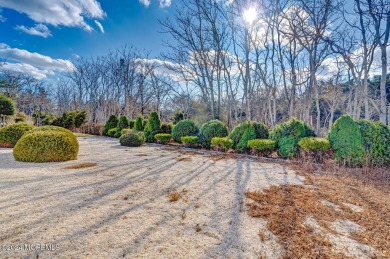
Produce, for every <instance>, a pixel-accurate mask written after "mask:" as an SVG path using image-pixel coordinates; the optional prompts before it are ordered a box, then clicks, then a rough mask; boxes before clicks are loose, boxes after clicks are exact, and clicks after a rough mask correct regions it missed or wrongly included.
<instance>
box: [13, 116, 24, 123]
mask: <svg viewBox="0 0 390 259" xmlns="http://www.w3.org/2000/svg"><path fill="white" fill-rule="evenodd" d="M18 122H24V118H20V117H18V118H15V123H18Z"/></svg>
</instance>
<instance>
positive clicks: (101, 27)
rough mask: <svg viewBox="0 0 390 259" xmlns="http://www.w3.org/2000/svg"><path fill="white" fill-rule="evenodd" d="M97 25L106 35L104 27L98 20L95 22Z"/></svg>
mask: <svg viewBox="0 0 390 259" xmlns="http://www.w3.org/2000/svg"><path fill="white" fill-rule="evenodd" d="M95 24H96V25H97V26H98V27H99V29H100V31H101V32H102V33H104V28H103V25H102V24H101V23H100V22H99V21H97V20H95Z"/></svg>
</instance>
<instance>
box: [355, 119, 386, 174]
mask: <svg viewBox="0 0 390 259" xmlns="http://www.w3.org/2000/svg"><path fill="white" fill-rule="evenodd" d="M356 123H357V125H358V127H359V129H360V132H361V133H362V137H363V146H364V149H365V157H366V161H367V162H368V164H369V165H375V166H381V165H388V164H390V128H389V127H387V126H386V125H384V124H383V123H382V122H379V121H378V122H375V123H374V122H370V121H367V120H358V121H356Z"/></svg>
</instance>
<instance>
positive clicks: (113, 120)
mask: <svg viewBox="0 0 390 259" xmlns="http://www.w3.org/2000/svg"><path fill="white" fill-rule="evenodd" d="M117 126H118V118H117V117H116V116H115V115H111V116H110V118H108V120H107V122H106V124H105V125H104V128H103V136H110V135H108V131H109V130H110V129H113V128H116V127H117Z"/></svg>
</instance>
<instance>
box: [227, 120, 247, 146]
mask: <svg viewBox="0 0 390 259" xmlns="http://www.w3.org/2000/svg"><path fill="white" fill-rule="evenodd" d="M249 127H250V122H249V121H244V122H242V123H240V124H238V125H237V126H235V127H234V128H233V130H232V132H230V134H229V138H230V139H231V140H232V141H233V148H236V147H237V144H238V143H239V142H240V140H241V138H242V136H243V135H244V132H245V131H246V129H247V128H249Z"/></svg>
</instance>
